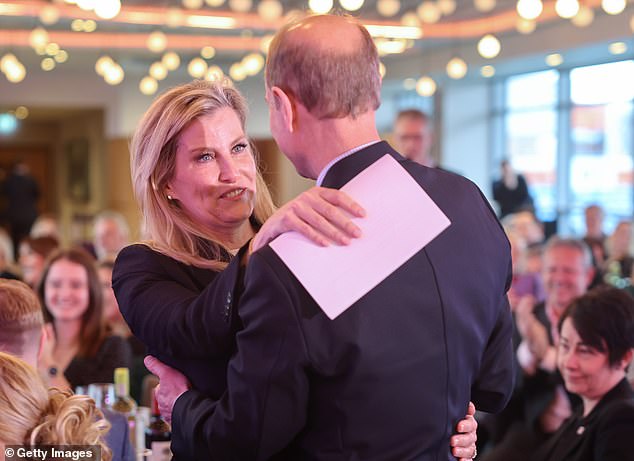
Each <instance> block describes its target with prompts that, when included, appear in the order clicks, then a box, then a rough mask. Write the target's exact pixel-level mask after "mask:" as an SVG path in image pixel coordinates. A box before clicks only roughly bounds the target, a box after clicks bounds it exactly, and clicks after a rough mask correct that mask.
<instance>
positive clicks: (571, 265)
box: [482, 236, 594, 461]
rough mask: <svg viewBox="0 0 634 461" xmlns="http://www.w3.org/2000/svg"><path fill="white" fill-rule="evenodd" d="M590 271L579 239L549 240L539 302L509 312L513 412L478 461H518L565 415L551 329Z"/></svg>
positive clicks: (567, 406) (566, 401)
mask: <svg viewBox="0 0 634 461" xmlns="http://www.w3.org/2000/svg"><path fill="white" fill-rule="evenodd" d="M593 273H594V270H593V267H592V260H591V256H590V250H589V249H588V247H587V245H586V244H585V243H583V241H581V240H575V239H565V238H561V237H557V236H554V237H551V238H550V239H549V240H548V242H547V243H546V247H545V249H544V255H543V269H542V274H543V275H542V278H543V285H544V289H545V293H546V298H545V301H544V302H543V303H538V304H535V301H534V299H533V298H532V297H525V298H522V299H520V300H519V302H518V304H517V308H516V311H515V314H516V316H515V319H516V326H517V330H518V334H519V337H518V338H517V341H516V342H517V343H518V344H519V346H518V348H517V359H518V364H519V366H520V367H521V370H522V373H521V376H520V379H519V380H518V382H517V384H516V389H515V394H514V399H515V401H514V405H513V407H512V408H513V411H514V412H515V414H512V415H509V414H505V415H503V417H504V420H503V421H504V424H505V426H504V425H496V429H497V430H498V431H499V434H498V435H497V437H498V440H499V443H497V444H496V446H494V447H493V448H492V449H491V450H490V451H488V452H486V453H484V454H483V456H482V459H483V460H484V461H508V460H513V461H524V460H527V459H528V458H529V456H530V454H531V453H532V452H533V451H534V449H535V448H536V447H538V446H540V445H541V444H542V443H544V441H545V440H547V439H548V438H549V437H550V436H551V435H552V434H553V433H554V432H555V431H556V430H557V429H559V426H560V425H561V423H562V422H563V421H564V420H565V419H566V418H567V417H568V416H569V415H570V413H571V409H572V405H573V403H572V402H571V399H570V398H569V397H568V395H567V394H566V392H565V389H564V387H563V383H562V382H561V379H560V378H559V377H558V375H557V373H556V344H557V339H558V334H557V330H556V328H557V324H558V322H559V319H560V317H561V315H562V314H563V312H564V310H565V309H566V307H567V306H568V305H569V304H570V303H571V302H572V300H574V299H575V298H576V297H578V296H581V295H583V294H584V293H585V292H586V291H587V288H588V285H589V283H590V281H591V280H592V276H593ZM500 426H502V427H500Z"/></svg>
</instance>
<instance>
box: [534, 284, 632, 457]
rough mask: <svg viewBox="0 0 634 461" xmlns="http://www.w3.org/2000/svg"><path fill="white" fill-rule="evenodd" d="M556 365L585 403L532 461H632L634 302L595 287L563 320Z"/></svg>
mask: <svg viewBox="0 0 634 461" xmlns="http://www.w3.org/2000/svg"><path fill="white" fill-rule="evenodd" d="M559 335H560V338H559V345H558V357H557V366H558V368H559V371H560V373H561V375H562V377H563V380H564V383H565V385H566V390H567V391H568V392H571V393H573V394H577V395H578V396H579V397H581V400H582V405H580V407H579V408H578V409H577V411H576V412H574V413H573V415H572V416H571V417H570V418H569V419H568V420H566V421H565V422H564V423H563V425H562V426H561V427H560V428H559V430H558V431H557V432H556V433H555V434H554V435H553V436H552V438H550V439H549V440H548V442H546V444H545V445H544V446H542V447H541V449H540V450H539V451H538V452H537V453H536V454H535V456H534V457H533V458H532V460H533V461H616V460H618V461H633V460H634V450H633V449H632V447H631V439H632V436H633V435H634V392H633V391H632V387H631V386H630V384H629V383H628V381H627V379H626V378H625V374H626V372H627V368H628V366H629V365H630V364H631V362H632V348H634V298H632V297H631V296H630V295H629V294H627V293H626V292H625V291H623V290H618V289H615V288H597V289H595V290H593V291H590V292H589V293H587V294H586V295H584V296H581V297H579V298H577V299H576V300H575V301H573V302H572V304H571V305H570V306H569V307H568V308H567V309H566V311H565V312H564V314H563V315H562V317H561V319H560V320H559Z"/></svg>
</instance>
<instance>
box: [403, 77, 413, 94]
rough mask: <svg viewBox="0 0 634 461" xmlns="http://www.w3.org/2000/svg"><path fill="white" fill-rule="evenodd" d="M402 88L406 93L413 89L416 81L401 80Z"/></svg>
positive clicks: (409, 78) (411, 79)
mask: <svg viewBox="0 0 634 461" xmlns="http://www.w3.org/2000/svg"><path fill="white" fill-rule="evenodd" d="M403 88H405V89H406V90H407V91H410V90H413V89H415V88H416V79H414V78H411V77H408V78H406V79H405V80H403Z"/></svg>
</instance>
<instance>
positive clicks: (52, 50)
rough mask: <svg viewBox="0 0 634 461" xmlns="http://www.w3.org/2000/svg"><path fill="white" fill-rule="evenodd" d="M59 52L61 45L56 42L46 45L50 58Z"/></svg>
mask: <svg viewBox="0 0 634 461" xmlns="http://www.w3.org/2000/svg"><path fill="white" fill-rule="evenodd" d="M58 52H59V45H58V44H57V43H55V42H51V43H49V44H48V45H46V54H48V55H49V56H55V55H56V54H57V53H58Z"/></svg>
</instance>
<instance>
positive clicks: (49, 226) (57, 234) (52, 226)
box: [29, 213, 62, 242]
mask: <svg viewBox="0 0 634 461" xmlns="http://www.w3.org/2000/svg"><path fill="white" fill-rule="evenodd" d="M29 236H30V237H31V238H38V237H52V238H54V239H56V240H57V241H58V242H61V241H62V234H61V230H60V225H59V221H58V219H57V217H56V216H55V215H54V214H52V213H42V214H41V215H39V216H38V217H37V219H36V220H35V222H34V223H33V226H32V227H31V232H30V233H29Z"/></svg>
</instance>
